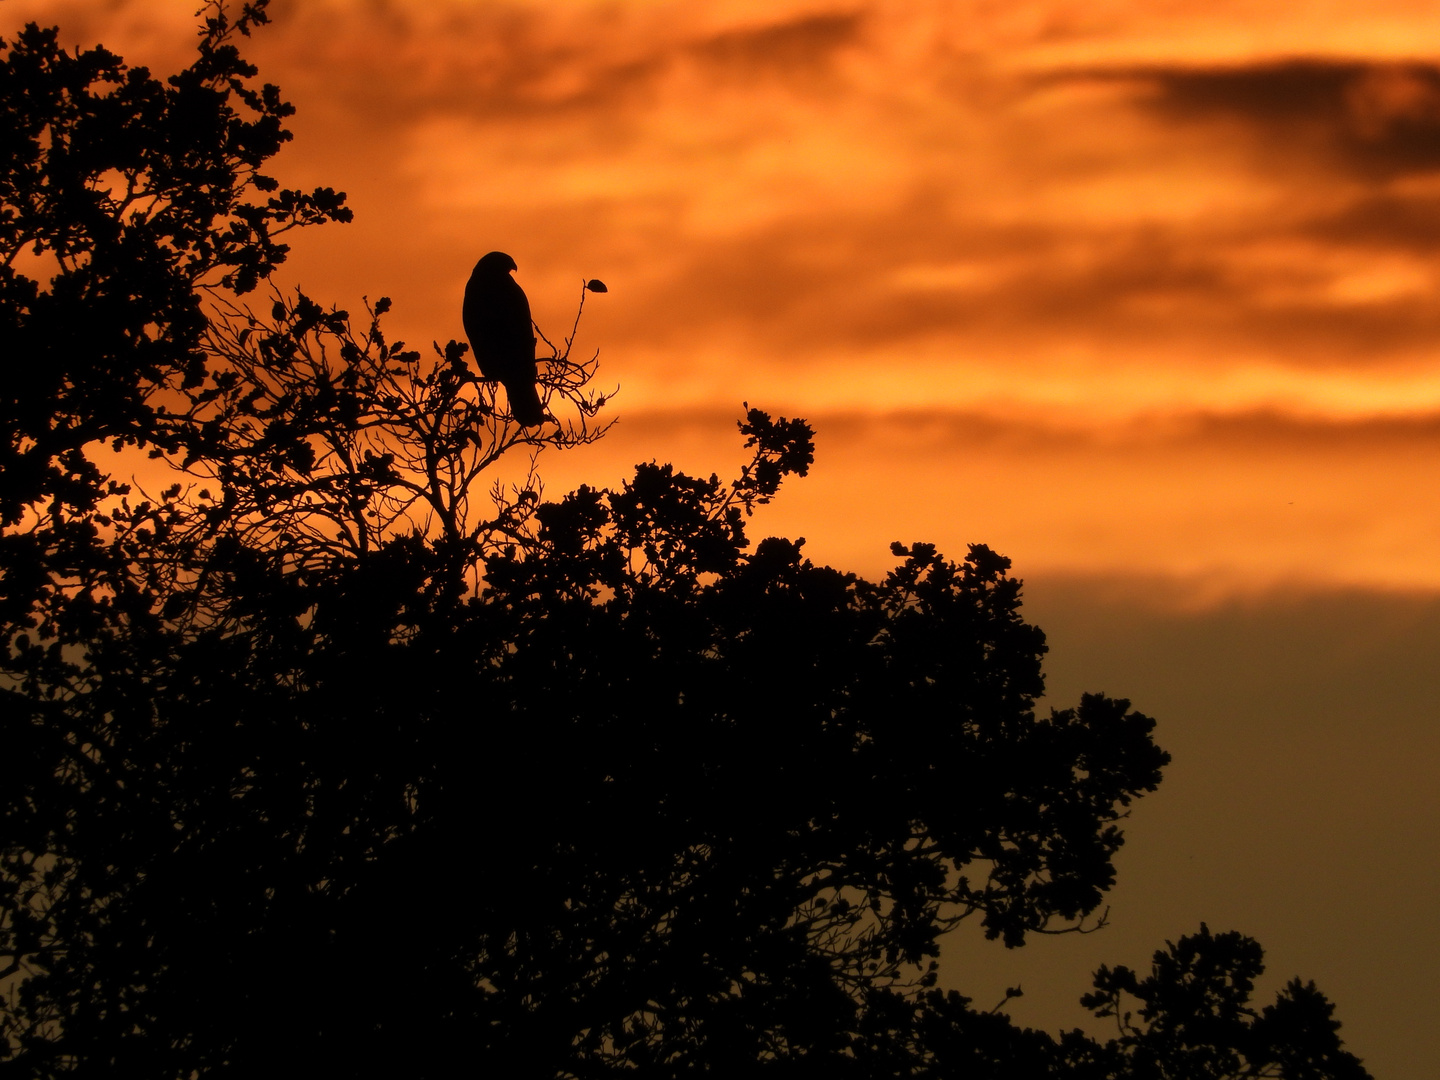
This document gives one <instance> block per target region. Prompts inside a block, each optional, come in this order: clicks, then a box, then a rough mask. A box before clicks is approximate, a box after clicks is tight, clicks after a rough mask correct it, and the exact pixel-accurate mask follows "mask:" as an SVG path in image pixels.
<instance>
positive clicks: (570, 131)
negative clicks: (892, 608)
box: [0, 0, 1440, 1080]
mask: <svg viewBox="0 0 1440 1080" xmlns="http://www.w3.org/2000/svg"><path fill="white" fill-rule="evenodd" d="M195 6H196V0H75V2H61V0H3V2H0V33H3V34H6V35H7V36H8V34H9V33H10V32H11V31H13V29H15V28H16V27H18V26H19V25H20V24H21V23H22V22H24V21H26V20H28V19H37V20H40V21H42V22H51V23H58V24H59V25H61V27H62V31H63V38H64V40H65V41H66V42H67V43H69V44H72V45H74V44H81V45H87V46H88V45H93V44H96V43H103V44H105V45H107V46H108V47H110V48H112V49H114V50H115V51H117V52H120V53H121V54H122V55H124V56H125V57H126V58H127V59H128V60H131V61H132V62H134V63H145V64H149V65H151V66H152V67H153V68H154V69H156V70H157V71H161V72H168V71H171V70H175V69H178V68H179V67H181V66H183V65H184V64H186V63H187V62H188V54H189V51H190V50H191V49H192V47H193V40H194V24H195V19H194V17H193V11H194V8H195ZM272 13H273V19H274V25H272V26H271V27H269V28H266V29H264V30H262V31H261V32H260V33H259V34H258V35H257V37H256V38H255V39H254V40H253V41H252V42H251V43H249V44H248V45H247V55H248V56H250V58H251V59H253V60H254V61H255V62H257V63H258V64H259V65H260V68H261V75H262V77H263V78H264V79H266V80H267V81H272V82H275V83H278V84H279V85H280V86H281V88H282V89H283V91H284V92H285V94H286V96H287V97H288V98H289V99H290V100H291V101H293V102H294V103H295V104H296V106H297V107H298V110H299V112H298V114H297V116H296V117H295V118H294V120H293V123H292V125H291V127H292V130H293V131H294V132H295V136H296V138H295V142H294V143H293V144H292V145H291V146H290V147H288V148H287V149H286V150H285V151H284V153H283V154H282V156H281V158H280V159H279V163H278V165H277V168H276V170H275V172H276V174H277V175H278V176H279V177H280V178H281V180H282V182H284V183H286V184H289V185H293V186H313V185H317V184H325V185H330V186H334V187H336V188H339V189H343V190H344V191H346V192H348V193H349V202H350V205H351V206H352V207H353V208H354V210H355V212H356V221H355V223H354V224H353V225H349V226H343V227H339V226H337V227H331V228H328V229H325V230H322V231H317V232H315V233H313V234H311V235H306V236H303V237H300V238H298V239H297V241H296V244H295V251H294V254H293V256H292V259H291V261H290V262H289V263H288V264H287V266H286V267H285V269H284V272H283V275H282V280H283V283H284V284H286V285H291V286H293V285H297V284H298V285H302V286H303V287H304V288H305V289H306V291H307V292H309V293H310V294H311V295H312V296H315V297H316V298H317V299H320V300H322V301H324V302H327V303H336V304H339V305H340V306H342V307H350V308H352V309H358V308H359V306H360V298H361V297H362V296H367V295H368V296H369V297H371V298H372V299H373V298H375V297H378V296H380V295H388V296H390V297H392V298H393V299H394V301H395V312H394V315H393V317H392V319H391V323H390V325H391V332H392V335H393V336H399V337H403V338H404V339H406V340H407V341H410V342H411V343H413V344H419V345H423V346H426V347H428V345H429V343H430V342H431V341H432V340H438V341H440V342H441V343H442V344H443V343H444V342H445V341H446V340H447V339H449V338H452V337H455V338H458V337H461V336H462V331H461V326H460V298H461V293H462V291H463V288H464V283H465V279H466V276H467V275H468V273H469V271H470V268H471V267H472V265H473V264H474V262H475V260H476V259H477V258H478V256H479V255H481V254H483V253H484V252H486V251H489V250H492V249H499V250H504V251H507V252H509V253H510V254H511V255H513V256H514V258H515V259H516V261H517V263H518V264H519V272H518V274H517V275H516V277H517V280H519V281H520V283H521V284H522V285H523V286H524V287H525V289H526V291H527V292H528V294H529V296H530V300H531V304H532V307H533V309H534V312H535V316H536V318H537V320H538V321H539V323H540V325H541V327H542V329H544V330H545V331H546V332H547V333H548V334H550V336H551V337H552V338H553V337H555V335H556V334H563V333H565V332H567V331H568V328H569V325H570V320H571V319H572V317H573V314H574V308H575V304H576V302H577V300H578V298H579V295H580V284H581V282H582V280H583V279H585V278H589V277H599V278H602V279H604V281H605V282H606V283H607V284H608V286H609V288H610V292H609V293H608V294H606V295H604V296H595V297H592V298H591V299H590V300H589V301H588V302H587V305H586V312H585V318H584V321H583V323H582V324H581V330H580V340H579V343H578V345H577V348H580V349H583V350H593V349H595V348H598V349H599V350H600V357H601V381H602V382H604V383H605V384H606V385H607V387H608V386H611V385H615V384H618V385H619V387H620V393H619V395H618V397H617V398H616V399H615V403H614V415H616V416H618V417H619V424H618V426H617V427H616V428H615V429H614V431H613V433H612V434H611V435H610V437H608V438H607V439H606V440H605V441H604V442H603V443H601V444H599V445H597V446H595V447H592V448H588V449H586V450H583V451H577V452H574V453H572V454H570V455H568V456H566V457H558V458H555V459H554V460H550V459H542V461H541V465H540V468H541V473H542V475H543V476H544V477H545V479H546V482H547V488H548V490H549V491H550V492H551V494H555V495H558V494H559V493H560V492H562V491H565V490H568V489H569V488H571V487H573V486H575V485H576V484H578V483H581V482H591V483H600V484H615V483H618V482H619V480H620V479H621V478H622V477H623V476H625V475H626V474H627V472H628V471H629V469H630V468H631V467H632V466H633V465H634V463H635V462H637V461H641V460H649V459H652V458H658V459H660V460H665V461H674V462H675V463H676V464H677V465H680V466H683V467H685V468H687V469H690V470H692V471H698V472H703V473H705V474H708V473H709V472H711V471H718V472H720V473H721V474H722V475H725V474H726V473H727V472H730V471H732V470H733V469H734V467H735V465H736V464H737V463H738V461H739V460H740V458H741V451H740V447H739V442H738V439H737V437H736V434H735V430H734V422H735V420H736V418H737V417H738V416H739V415H740V414H741V411H742V410H741V402H742V401H748V402H749V403H750V404H752V405H756V406H759V407H762V408H765V409H767V410H769V411H772V412H777V413H782V414H784V415H787V416H794V415H799V416H804V417H807V418H808V419H809V420H810V421H811V422H812V424H813V425H814V426H815V428H816V430H817V433H818V436H817V462H816V465H815V468H814V470H813V472H812V475H811V476H810V477H808V478H807V479H805V480H803V481H798V482H796V483H794V484H793V485H792V486H791V487H790V488H789V489H787V490H786V491H784V492H782V495H781V497H780V499H779V500H777V502H776V504H775V505H774V506H773V507H771V508H769V509H768V510H767V511H766V513H765V515H764V516H763V517H761V518H759V519H757V522H756V526H755V528H756V531H758V532H759V533H761V534H763V533H766V532H774V533H782V534H786V535H791V536H796V535H803V536H805V537H806V538H807V541H808V542H807V548H806V550H807V552H808V553H809V554H810V555H811V557H812V558H814V559H815V560H817V561H824V562H829V563H831V564H833V565H836V566H839V567H842V568H844V569H850V570H855V571H858V572H861V573H864V574H867V575H875V574H881V573H883V572H884V569H885V567H886V566H887V565H888V561H889V557H888V553H887V552H888V546H889V543H890V542H891V541H892V540H905V541H910V540H916V539H924V540H930V541H934V542H936V543H938V544H939V545H940V546H941V548H942V550H945V551H947V552H948V553H950V554H952V555H953V556H960V555H963V554H964V550H965V545H966V544H967V543H972V542H984V543H987V544H989V545H990V546H991V547H993V548H995V549H996V550H998V551H1001V552H1003V553H1004V554H1006V555H1009V556H1010V557H1011V558H1012V559H1014V561H1015V570H1016V573H1017V574H1018V575H1019V576H1021V577H1023V578H1024V579H1025V580H1026V582H1027V598H1028V610H1029V612H1030V617H1031V618H1033V619H1034V620H1035V621H1037V622H1038V623H1039V624H1040V625H1041V626H1042V627H1044V628H1045V629H1046V630H1047V631H1048V632H1049V633H1050V635H1051V645H1052V653H1051V657H1050V661H1051V662H1050V671H1051V683H1050V685H1051V691H1052V697H1051V701H1050V702H1047V703H1053V704H1056V705H1057V706H1062V707H1063V706H1065V705H1068V704H1073V703H1074V701H1075V698H1076V697H1077V695H1078V693H1079V692H1080V691H1081V690H1087V689H1088V690H1104V691H1106V692H1108V693H1110V694H1113V695H1117V696H1126V697H1130V698H1131V699H1132V700H1133V701H1134V703H1135V706H1136V707H1137V708H1139V709H1141V710H1142V711H1144V712H1147V713H1150V714H1152V715H1155V716H1156V717H1157V718H1158V719H1159V721H1160V728H1159V738H1160V741H1161V743H1162V744H1163V745H1165V746H1166V747H1167V748H1168V749H1170V750H1171V751H1172V752H1173V753H1174V754H1175V757H1176V761H1175V764H1174V766H1173V767H1172V768H1171V770H1170V772H1169V775H1168V777H1167V780H1166V784H1165V785H1164V787H1162V789H1161V791H1160V793H1158V794H1157V795H1155V796H1153V797H1151V798H1149V799H1146V800H1144V801H1143V802H1142V803H1141V804H1140V805H1139V807H1138V808H1137V810H1136V812H1135V815H1134V818H1133V820H1132V822H1131V823H1130V830H1129V831H1130V835H1131V838H1132V843H1131V847H1130V848H1129V849H1127V851H1126V853H1125V854H1124V856H1123V859H1122V863H1121V884H1120V886H1119V887H1118V888H1117V889H1116V891H1115V901H1114V907H1113V910H1112V913H1111V919H1112V923H1113V925H1112V926H1111V927H1110V928H1109V929H1107V930H1106V931H1104V932H1103V933H1100V934H1095V935H1092V936H1090V937H1086V938H1071V939H1047V940H1044V941H1041V942H1038V943H1035V944H1033V945H1031V946H1027V947H1026V949H1025V950H1022V951H1021V952H1020V953H1018V954H1014V955H998V956H997V955H995V954H996V953H997V951H998V946H984V945H983V943H977V942H974V941H971V940H969V939H965V940H960V941H957V943H956V946H955V948H954V950H952V954H951V955H950V957H949V960H950V961H951V962H952V963H951V971H952V977H951V979H950V982H951V983H952V984H953V985H955V986H956V987H958V988H960V989H962V990H965V991H966V992H977V993H979V994H981V995H982V996H983V995H989V994H991V993H993V994H994V996H995V998H996V999H998V997H999V996H1000V994H1001V993H1002V992H1003V989H1004V987H1005V986H1006V985H1013V984H1014V982H1015V981H1016V980H1017V978H1021V979H1022V981H1023V985H1024V986H1025V989H1026V996H1025V997H1024V998H1022V999H1019V1000H1017V1001H1014V1002H1012V1003H1011V1004H1010V1006H1009V1011H1010V1012H1011V1014H1012V1015H1013V1016H1015V1017H1016V1018H1017V1019H1018V1020H1020V1021H1021V1022H1023V1023H1028V1024H1034V1025H1038V1026H1045V1027H1050V1028H1052V1029H1053V1028H1055V1027H1057V1026H1059V1025H1061V1024H1066V1025H1073V1024H1076V1023H1080V1022H1082V1020H1083V1015H1082V1014H1081V1013H1080V1011H1079V1010H1078V1007H1076V1006H1075V1005H1074V1004H1073V1002H1074V1000H1075V999H1076V998H1078V996H1079V994H1080V993H1081V992H1083V991H1084V990H1085V989H1086V987H1087V982H1086V978H1087V972H1088V970H1089V969H1090V968H1091V967H1093V966H1094V965H1095V964H1098V963H1099V962H1101V961H1109V962H1112V963H1113V962H1124V963H1130V964H1132V965H1135V964H1140V963H1144V962H1146V961H1147V959H1148V955H1149V953H1150V951H1151V950H1153V949H1154V948H1156V947H1159V946H1160V945H1162V944H1163V941H1164V939H1165V938H1167V937H1169V938H1172V939H1173V938H1174V937H1176V936H1178V935H1179V934H1182V933H1186V932H1190V931H1193V930H1194V929H1196V928H1197V926H1198V923H1199V921H1200V920H1202V919H1203V920H1205V921H1207V922H1208V923H1209V925H1210V926H1211V928H1212V929H1216V930H1219V929H1232V928H1233V929H1238V930H1242V931H1244V932H1247V933H1251V934H1254V935H1255V936H1257V937H1258V938H1259V939H1260V940H1261V942H1262V943H1263V944H1264V945H1265V946H1266V947H1267V950H1268V955H1269V959H1270V962H1271V965H1272V969H1271V972H1270V975H1271V976H1274V977H1273V978H1270V977H1269V976H1267V982H1266V984H1265V991H1266V996H1267V997H1268V995H1269V994H1271V993H1273V991H1274V989H1275V988H1277V987H1278V986H1279V985H1280V983H1281V982H1283V981H1284V980H1285V979H1288V978H1289V977H1290V976H1292V975H1296V974H1299V975H1302V976H1304V977H1306V978H1314V979H1315V980H1316V981H1317V982H1318V983H1319V984H1320V986H1321V988H1322V989H1323V990H1325V991H1326V992H1327V993H1329V994H1330V995H1331V997H1332V999H1334V1000H1335V1001H1337V1003H1338V1016H1339V1018H1340V1019H1341V1020H1342V1021H1343V1022H1344V1024H1345V1033H1346V1035H1347V1036H1348V1040H1349V1045H1350V1048H1351V1049H1352V1050H1354V1051H1355V1052H1356V1053H1357V1054H1359V1055H1360V1056H1362V1057H1363V1058H1365V1059H1366V1062H1367V1064H1368V1065H1369V1067H1370V1068H1371V1069H1372V1071H1373V1072H1374V1073H1375V1075H1376V1076H1377V1077H1380V1078H1388V1080H1422V1078H1431V1077H1434V1076H1436V1075H1440V1024H1436V1023H1435V1020H1434V1015H1433V1011H1434V1006H1433V1000H1434V996H1435V993H1436V990H1437V982H1440V977H1437V975H1436V972H1437V971H1440V931H1437V930H1436V928H1435V911H1436V909H1437V907H1440V877H1437V871H1436V869H1435V865H1436V862H1437V859H1440V794H1437V789H1440V785H1437V783H1436V779H1437V769H1440V723H1437V719H1440V706H1437V701H1440V665H1437V662H1436V656H1437V650H1440V248H1437V241H1440V6H1437V5H1434V4H1423V3H1418V2H1417V3H1399V2H1389V0H1305V2H1289V0H1268V2H1259V0H1251V2H1235V0H1204V2H1200V0H1183V2H1182V0H1143V2H1142V0H1085V2H1051V3H1043V2H1036V0H1006V2H999V0H994V2H991V0H970V2H940V0H904V2H898V0H897V2H869V3H864V2H852V3H840V2H825V0H814V2H799V0H764V2H733V0H732V2H713V3H702V2H697V0H688V2H674V0H629V2H626V0H606V2H603V3H602V2H590V0H543V2H541V0H534V2H479V0H410V2H406V0H275V4H274V7H273V9H272ZM972 969H973V970H972ZM1017 973H1018V974H1017ZM975 987H979V989H978V990H975V989H972V988H975ZM1067 1002H1068V1003H1069V1004H1067ZM981 1004H982V1005H983V1006H986V1007H988V1005H989V1004H990V1002H989V1001H982V1002H981Z"/></svg>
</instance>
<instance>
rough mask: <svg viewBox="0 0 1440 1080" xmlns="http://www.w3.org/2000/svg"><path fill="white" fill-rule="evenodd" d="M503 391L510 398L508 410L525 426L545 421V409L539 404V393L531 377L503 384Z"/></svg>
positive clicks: (534, 425)
mask: <svg viewBox="0 0 1440 1080" xmlns="http://www.w3.org/2000/svg"><path fill="white" fill-rule="evenodd" d="M505 393H506V394H507V395H509V398H510V412H511V413H512V414H513V415H514V417H515V419H516V420H518V421H519V422H520V423H521V424H522V425H523V426H525V427H537V426H539V425H540V424H543V423H544V422H545V410H544V409H543V408H541V406H540V393H539V391H538V390H537V389H536V387H535V382H534V380H532V379H524V380H522V381H520V382H510V383H506V384H505Z"/></svg>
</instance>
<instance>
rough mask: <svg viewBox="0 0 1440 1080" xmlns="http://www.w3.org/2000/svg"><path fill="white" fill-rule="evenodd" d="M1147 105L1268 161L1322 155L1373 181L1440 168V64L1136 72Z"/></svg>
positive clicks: (1329, 63) (1315, 63)
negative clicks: (1210, 125) (1220, 133)
mask: <svg viewBox="0 0 1440 1080" xmlns="http://www.w3.org/2000/svg"><path fill="white" fill-rule="evenodd" d="M1110 75H1111V77H1117V78H1123V79H1136V80H1138V81H1139V84H1140V85H1141V86H1143V87H1144V88H1145V90H1146V91H1148V93H1145V95H1144V96H1145V98H1146V99H1147V100H1146V103H1147V104H1148V105H1149V107H1150V108H1152V109H1154V110H1155V111H1156V112H1157V113H1158V114H1159V115H1160V116H1161V117H1163V118H1164V119H1166V120H1168V121H1173V122H1180V123H1200V122H1213V121H1217V120H1220V121H1228V122H1232V123H1235V124H1238V125H1241V126H1243V127H1245V128H1247V129H1248V133H1249V135H1250V136H1251V137H1252V138H1253V139H1254V140H1255V141H1256V143H1257V144H1258V145H1260V146H1263V147H1264V148H1266V152H1267V156H1268V157H1271V158H1276V157H1286V156H1297V157H1312V156H1321V157H1324V158H1327V159H1328V160H1329V162H1330V163H1331V164H1332V165H1333V166H1334V167H1339V168H1343V169H1346V170H1348V171H1350V172H1352V173H1354V174H1355V175H1356V176H1358V177H1360V178H1362V179H1365V180H1368V181H1372V182H1375V181H1384V180H1389V179H1393V178H1396V177H1400V176H1404V175H1408V174H1411V173H1433V172H1435V171H1437V170H1440V66H1437V65H1435V64H1428V63H1415V62H1412V63H1394V62H1362V61H1349V62H1341V61H1334V60H1323V59H1295V60H1284V61H1273V62H1267V63H1257V64H1250V65H1245V66H1226V67H1215V68H1171V69H1168V70H1167V69H1150V70H1145V69H1132V70H1129V71H1125V72H1113V73H1110Z"/></svg>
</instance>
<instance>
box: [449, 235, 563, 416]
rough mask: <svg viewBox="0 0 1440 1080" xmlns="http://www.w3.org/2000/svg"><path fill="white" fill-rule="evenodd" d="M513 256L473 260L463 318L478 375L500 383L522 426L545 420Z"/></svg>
mask: <svg viewBox="0 0 1440 1080" xmlns="http://www.w3.org/2000/svg"><path fill="white" fill-rule="evenodd" d="M515 269H517V267H516V266H515V260H514V259H512V258H511V257H510V256H509V255H506V254H505V253H504V252H503V251H492V252H490V254H488V255H486V256H484V257H483V258H481V260H480V261H479V262H478V263H476V264H475V269H474V270H473V271H471V273H470V280H469V281H468V282H467V283H466V285H465V307H464V309H463V310H462V312H461V319H462V320H463V321H464V323H465V336H466V337H468V338H469V339H470V348H471V350H472V351H473V352H474V353H475V362H476V363H477V364H479V365H480V377H481V378H482V379H485V380H487V381H489V382H498V383H499V384H500V385H501V386H503V387H505V393H506V394H507V395H508V396H509V398H510V411H511V412H512V413H513V414H514V416H515V419H516V420H518V421H520V423H521V424H523V425H524V426H525V427H534V426H536V425H537V424H540V423H543V422H544V420H545V412H544V410H543V409H542V408H541V407H540V395H539V393H537V392H536V389H535V378H536V368H535V333H534V330H533V329H532V324H531V322H530V301H529V300H527V299H526V298H525V290H524V289H522V288H520V284H519V282H517V281H516V280H515V279H514V278H512V277H511V276H510V272H511V271H512V270H515Z"/></svg>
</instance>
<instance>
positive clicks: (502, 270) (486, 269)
mask: <svg viewBox="0 0 1440 1080" xmlns="http://www.w3.org/2000/svg"><path fill="white" fill-rule="evenodd" d="M518 269H520V268H519V267H518V266H516V265H515V260H514V259H512V258H511V257H510V256H509V255H506V254H505V252H503V251H492V252H490V254H488V255H483V256H481V258H480V261H479V262H478V263H476V264H475V272H476V273H477V274H480V273H483V274H494V275H495V276H497V277H499V276H501V275H504V274H508V273H510V271H511V270H518Z"/></svg>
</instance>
